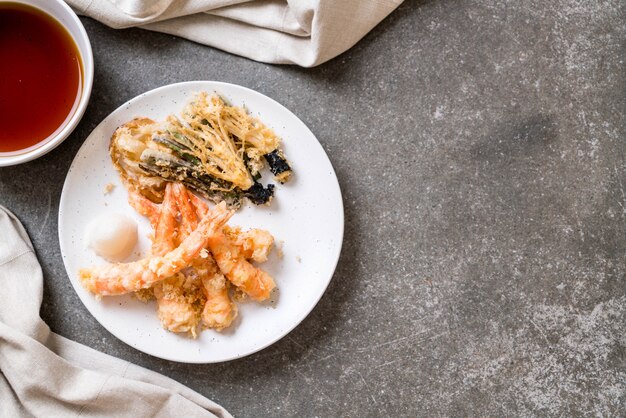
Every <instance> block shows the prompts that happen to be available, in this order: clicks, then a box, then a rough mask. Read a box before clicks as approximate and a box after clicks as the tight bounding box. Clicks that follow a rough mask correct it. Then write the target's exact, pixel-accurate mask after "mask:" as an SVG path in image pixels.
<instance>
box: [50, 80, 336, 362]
mask: <svg viewBox="0 0 626 418" xmlns="http://www.w3.org/2000/svg"><path fill="white" fill-rule="evenodd" d="M199 91H207V92H213V91H215V92H217V93H219V94H220V95H221V96H223V97H224V98H226V99H227V100H228V101H230V102H231V103H232V104H234V105H238V106H244V105H245V106H246V108H247V109H248V111H249V112H250V113H251V114H252V115H255V116H258V117H259V118H260V119H261V120H262V121H264V122H265V123H266V124H267V125H268V126H270V127H272V128H273V129H274V130H275V131H276V133H277V134H278V135H279V136H280V137H281V138H282V140H283V146H284V151H285V154H286V155H287V158H288V159H289V160H290V162H291V164H292V167H293V170H294V173H295V175H294V177H293V179H292V180H291V181H290V182H288V183H287V184H285V185H280V184H277V185H276V190H275V198H274V200H273V202H272V205H271V206H270V207H258V206H254V205H252V204H250V203H248V204H247V205H245V206H244V207H243V208H242V209H241V210H240V211H238V212H237V213H236V214H235V215H234V216H233V218H232V219H231V221H230V222H229V223H230V224H232V225H241V226H242V227H257V228H264V229H267V230H269V231H270V232H272V234H273V235H274V236H275V238H276V241H277V242H279V243H280V242H281V241H282V253H283V255H282V257H279V256H278V255H277V252H276V251H273V252H272V256H271V257H270V259H269V260H268V261H267V262H266V263H263V264H262V266H261V267H262V268H263V269H264V270H266V271H267V272H269V273H270V274H271V275H272V276H273V277H274V279H275V280H276V284H277V287H278V291H277V292H276V293H275V294H274V295H273V296H272V298H271V299H272V300H271V301H269V302H266V303H262V304H260V303H255V302H244V303H239V317H238V319H237V320H236V322H235V324H234V326H232V327H231V328H229V329H228V330H225V331H224V332H222V333H218V332H215V331H212V330H205V331H203V332H202V333H201V334H200V336H199V338H198V339H196V340H192V339H189V338H186V337H184V336H179V335H176V334H174V333H171V332H167V331H165V330H164V329H163V328H162V327H161V324H160V322H159V320H158V319H157V316H156V312H155V305H154V302H152V303H149V304H144V303H142V302H139V301H138V300H136V299H134V298H132V297H130V296H116V297H104V298H102V300H100V301H98V300H96V298H95V297H94V296H93V295H92V294H90V293H89V292H87V291H86V290H85V289H83V287H82V286H81V284H80V283H79V281H78V275H77V272H78V270H79V269H80V268H81V267H86V266H90V265H94V264H102V263H104V261H103V260H102V259H100V258H99V257H97V256H96V255H95V254H94V253H93V252H92V251H91V250H88V249H87V248H86V246H85V244H84V242H83V234H84V231H85V226H86V225H87V223H88V222H89V221H90V220H91V219H93V218H94V217H95V216H97V215H98V214H99V213H102V212H117V213H123V214H126V215H128V216H130V217H132V218H134V219H135V220H136V221H137V223H138V225H139V236H140V242H139V244H138V247H137V250H138V252H139V253H140V255H139V254H136V255H134V256H131V258H130V259H129V260H132V259H137V258H139V257H140V256H141V255H145V254H146V250H147V249H148V248H149V245H150V242H149V240H148V238H147V235H148V233H149V232H150V230H151V228H150V225H149V224H148V221H147V220H146V219H144V218H143V217H141V216H140V215H138V214H137V213H135V212H134V210H133V209H132V208H131V207H130V206H129V205H128V204H127V202H126V197H127V194H126V190H125V189H124V187H123V186H122V184H121V182H120V180H119V177H118V174H117V172H116V171H115V170H114V168H113V165H112V163H111V161H110V158H109V153H108V146H109V139H110V137H111V135H112V134H113V131H114V130H115V129H116V128H117V127H118V126H119V125H121V124H123V123H125V122H127V121H129V120H131V119H133V118H135V117H140V116H145V117H149V118H152V119H155V120H163V119H164V118H165V117H166V116H167V115H169V114H172V113H175V114H179V113H180V111H181V110H182V107H183V105H184V104H185V103H186V102H187V101H188V100H189V99H190V98H191V97H192V95H193V94H194V93H196V92H199ZM270 178H271V174H270V175H267V174H266V175H264V179H270ZM271 182H272V183H275V182H274V181H271ZM108 183H113V184H114V185H115V186H116V187H115V188H114V189H113V191H112V192H111V193H109V194H105V193H104V190H105V186H106V185H107V184H108ZM343 226H344V223H343V205H342V199H341V191H340V190H339V184H338V182H337V177H336V176H335V172H334V170H333V168H332V166H331V164H330V161H329V160H328V157H327V156H326V153H325V152H324V150H323V148H322V146H321V145H320V143H319V142H318V141H317V139H316V138H315V136H314V135H313V134H312V133H311V131H310V130H309V129H308V128H307V127H306V126H305V125H304V123H302V121H300V119H298V118H297V117H296V116H295V115H294V114H293V113H291V112H290V111H289V110H287V109H286V108H284V107H283V106H282V105H280V104H279V103H277V102H275V101H274V100H272V99H270V98H268V97H266V96H264V95H262V94H260V93H257V92H255V91H253V90H250V89H247V88H244V87H241V86H236V85H233V84H226V83H219V82H212V81H194V82H187V83H179V84H172V85H169V86H164V87H161V88H158V89H155V90H152V91H149V92H147V93H144V94H142V95H140V96H138V97H136V98H134V99H132V100H130V101H129V102H127V103H125V104H124V105H122V106H121V107H119V108H118V109H117V110H116V111H114V112H113V113H111V114H110V115H109V116H108V117H107V118H106V119H104V121H102V123H101V124H100V125H98V127H97V128H96V129H94V131H93V132H92V133H91V135H89V137H88V138H87V140H86V141H85V143H84V144H83V146H82V147H81V149H80V151H79V152H78V154H77V155H76V157H75V158H74V161H73V163H72V166H71V167H70V170H69V172H68V174H67V178H66V179H65V185H64V186H63V193H62V195H61V202H60V205H59V241H60V245H61V254H62V255H63V261H64V263H65V268H66V270H67V273H68V275H69V278H70V281H71V282H72V285H73V286H74V289H75V290H76V293H78V296H79V297H80V299H81V300H82V302H83V303H84V304H85V307H86V308H87V309H88V310H89V312H91V314H92V315H93V316H94V317H95V318H96V319H97V320H98V321H99V322H100V323H101V324H102V325H103V326H104V327H105V328H106V329H107V330H109V331H110V332H111V333H112V334H113V335H115V336H116V337H117V338H119V339H120V340H122V341H124V342H125V343H127V344H129V345H131V346H132V347H135V348H136V349H138V350H141V351H143V352H145V353H148V354H151V355H153V356H156V357H160V358H164V359H167V360H173V361H180V362H185V363H215V362H221V361H227V360H231V359H235V358H239V357H243V356H246V355H248V354H251V353H254V352H256V351H258V350H261V349H263V348H265V347H267V346H269V345H270V344H272V343H274V342H275V341H277V340H279V339H280V338H282V337H284V336H285V335H286V334H287V333H288V332H290V331H291V330H292V329H293V328H295V327H296V325H298V324H299V323H300V322H301V321H302V320H303V319H304V318H305V317H306V316H307V315H308V313H309V312H311V310H312V309H313V307H314V306H315V305H316V304H317V302H318V301H319V299H320V298H321V296H322V294H323V293H324V291H325V289H326V287H327V286H328V283H329V282H330V279H331V277H332V275H333V273H334V270H335V267H336V265H337V261H338V259H339V253H340V251H341V243H342V238H343Z"/></svg>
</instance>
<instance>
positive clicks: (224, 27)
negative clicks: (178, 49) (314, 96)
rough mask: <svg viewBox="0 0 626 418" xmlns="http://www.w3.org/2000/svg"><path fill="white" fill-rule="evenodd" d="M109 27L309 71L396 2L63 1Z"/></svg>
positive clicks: (353, 39) (352, 41)
mask: <svg viewBox="0 0 626 418" xmlns="http://www.w3.org/2000/svg"><path fill="white" fill-rule="evenodd" d="M66 2H67V3H68V4H70V5H71V6H72V7H73V8H74V9H75V10H77V11H78V13H80V14H84V15H87V16H90V17H92V18H94V19H96V20H99V21H101V22H103V23H104V24H106V25H108V26H111V27H113V28H127V27H131V26H139V27H142V28H144V29H149V30H154V31H159V32H165V33H169V34H172V35H177V36H181V37H183V38H187V39H190V40H192V41H196V42H199V43H201V44H205V45H210V46H213V47H215V48H220V49H223V50H225V51H228V52H231V53H233V54H238V55H242V56H244V57H248V58H251V59H253V60H256V61H262V62H269V63H276V64H298V65H301V66H303V67H312V66H315V65H318V64H321V63H323V62H325V61H328V60H329V59H331V58H334V57H336V56H337V55H339V54H341V53H342V52H344V51H346V50H347V49H349V48H351V47H352V46H353V45H354V44H356V43H357V42H358V41H359V40H360V39H361V38H362V37H363V36H365V34H366V33H367V32H369V31H370V30H371V29H372V28H373V27H374V26H376V25H377V24H378V23H379V22H380V21H381V20H383V19H384V18H385V16H387V15H388V14H389V13H391V12H392V11H393V10H394V9H395V8H396V7H398V6H399V5H400V3H402V0H97V1H96V0H66Z"/></svg>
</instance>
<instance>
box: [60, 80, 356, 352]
mask: <svg viewBox="0 0 626 418" xmlns="http://www.w3.org/2000/svg"><path fill="white" fill-rule="evenodd" d="M198 84H211V85H213V86H214V87H212V88H213V89H215V90H218V88H219V86H227V87H228V88H235V89H241V90H243V91H245V92H246V93H248V94H252V95H257V96H261V97H262V98H263V99H264V100H269V101H271V102H273V103H274V104H275V105H277V106H279V108H281V109H282V110H283V111H286V112H288V113H290V114H291V115H293V116H294V117H295V118H296V119H297V121H298V122H299V123H300V124H301V125H302V127H303V128H304V129H306V131H308V133H309V134H310V135H311V136H312V138H313V139H314V140H315V141H314V143H315V144H316V146H318V147H319V148H320V149H321V151H322V153H323V155H324V156H325V157H326V159H327V160H328V164H329V167H330V170H331V174H332V179H334V182H333V184H334V186H335V187H336V192H337V195H338V197H339V199H338V202H337V203H338V209H339V211H338V212H339V216H340V219H339V220H338V224H339V225H340V228H339V231H338V235H337V238H338V246H337V251H336V254H333V258H334V259H333V260H332V263H329V264H331V265H332V271H330V273H329V277H328V279H327V280H326V281H325V283H324V285H323V289H322V290H321V292H320V293H319V295H318V296H317V297H316V298H315V300H314V302H312V303H311V306H310V308H309V309H306V310H305V311H303V314H302V316H301V317H299V318H298V319H297V320H296V321H293V323H292V324H291V325H289V326H287V327H286V328H285V329H284V331H282V332H279V333H277V335H276V336H274V337H272V338H270V339H269V340H268V341H267V342H266V343H264V344H261V345H259V346H258V347H255V348H254V349H253V350H250V351H248V352H245V353H237V354H235V355H232V356H230V357H228V358H224V359H217V360H199V361H195V360H181V359H179V358H173V357H171V356H169V355H167V354H165V355H162V354H159V355H157V354H155V353H148V352H146V351H144V350H142V349H140V348H138V347H135V346H133V345H132V344H130V343H129V342H127V341H125V340H124V339H122V338H120V337H119V336H118V334H117V333H116V332H115V331H114V330H112V329H110V328H109V327H108V326H106V325H104V324H103V323H102V322H100V320H99V319H98V318H97V317H96V315H94V314H93V312H92V311H91V310H90V308H89V307H88V305H87V304H86V303H85V302H84V301H83V298H82V296H81V295H80V294H79V293H78V292H77V291H76V289H75V287H74V282H73V280H72V279H71V278H70V268H69V266H68V261H67V258H68V257H67V256H66V254H65V253H64V251H63V249H62V248H61V242H62V241H64V239H63V238H62V230H63V229H64V228H63V226H64V220H63V219H64V217H63V214H64V211H63V207H64V202H65V201H66V200H67V199H68V193H69V192H68V191H67V189H68V187H69V186H68V178H69V174H70V172H71V171H72V168H73V167H74V166H75V163H76V161H77V157H78V155H79V154H80V153H81V151H83V149H84V148H86V147H87V146H88V141H87V140H88V139H89V137H90V136H91V135H92V134H93V132H94V131H96V130H98V129H99V128H100V127H101V126H102V125H104V124H105V123H106V122H107V121H108V120H109V118H111V117H113V115H115V114H116V113H117V112H119V111H121V110H123V109H124V108H125V107H127V106H129V105H131V104H132V103H134V102H136V101H138V100H140V99H141V98H143V97H145V96H147V95H155V94H158V93H159V92H160V91H163V90H168V89H173V88H177V87H178V88H187V87H190V86H192V85H198ZM343 198H344V197H343V194H342V192H341V185H340V184H339V178H338V177H337V173H336V171H335V168H334V167H333V164H332V161H331V160H330V158H329V156H328V154H327V153H326V150H324V147H323V146H322V144H321V142H320V141H319V139H317V136H316V135H315V134H313V132H312V131H311V130H310V129H309V127H308V126H307V125H306V124H305V123H304V122H303V121H302V119H300V118H299V117H298V116H297V115H296V114H295V113H293V112H292V111H291V110H289V109H288V108H287V107H286V106H284V105H283V104H281V103H279V102H278V101H276V100H274V99H273V98H271V97H269V96H267V95H265V94H263V93H261V92H258V91H256V90H253V89H251V88H249V87H245V86H242V85H239V84H234V83H228V82H223V81H213V80H190V81H182V82H176V83H171V84H166V85H163V86H159V87H156V88H154V89H152V90H148V91H145V92H143V93H140V94H138V95H136V96H134V97H133V98H131V99H129V100H127V101H125V102H124V103H122V104H121V105H120V106H118V107H117V108H116V109H115V110H113V111H112V112H110V113H109V114H107V115H106V116H105V117H104V118H103V119H102V120H101V121H100V123H98V125H96V126H95V127H94V128H93V129H92V130H91V132H90V133H89V134H88V135H87V136H86V138H85V139H84V141H83V143H82V145H81V146H80V148H79V149H78V151H77V152H76V154H75V155H74V158H73V159H72V162H71V164H70V166H69V168H68V171H67V173H66V175H65V179H64V181H63V188H62V190H61V196H60V198H59V211H58V216H57V225H58V228H57V235H58V239H59V252H60V253H61V258H62V260H63V267H64V268H65V273H66V276H67V280H69V282H70V284H71V285H72V289H73V290H74V292H75V293H76V296H78V299H79V300H80V301H81V304H82V305H83V307H84V308H85V309H86V310H87V312H89V314H90V315H91V316H92V317H93V318H94V319H95V320H96V322H98V324H99V325H100V326H101V327H102V328H104V329H105V330H106V331H107V332H109V333H110V334H111V335H113V336H114V337H115V338H117V339H118V340H119V341H121V342H122V343H124V344H126V345H128V346H129V347H132V348H133V349H135V350H137V351H139V352H141V353H145V354H147V355H149V356H152V357H155V358H160V359H163V360H167V361H172V362H177V363H182V364H217V363H225V362H229V361H233V360H237V359H241V358H244V357H248V356H250V355H252V354H255V353H258V352H259V351H262V350H264V349H266V348H267V347H269V346H271V345H273V344H275V343H276V342H278V341H280V340H282V339H283V338H284V337H286V336H287V335H288V334H290V333H291V332H292V331H293V330H294V329H295V328H297V327H298V326H299V325H300V324H301V323H302V322H303V321H304V320H305V319H306V318H307V317H308V316H309V315H310V314H311V312H313V310H314V309H315V307H316V306H317V305H318V304H319V301H320V300H321V299H322V297H323V296H324V294H325V293H326V291H327V290H328V286H329V285H330V282H331V281H332V279H333V277H334V275H335V272H336V271H337V265H338V264H339V259H340V258H341V253H342V250H343V239H344V233H345V207H344V203H343Z"/></svg>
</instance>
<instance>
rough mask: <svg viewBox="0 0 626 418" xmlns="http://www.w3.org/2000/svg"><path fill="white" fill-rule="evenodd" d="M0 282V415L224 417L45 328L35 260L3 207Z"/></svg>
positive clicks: (192, 395)
mask: <svg viewBox="0 0 626 418" xmlns="http://www.w3.org/2000/svg"><path fill="white" fill-rule="evenodd" d="M0 286H2V288H3V292H0V412H1V414H0V415H2V416H72V415H75V416H78V415H80V416H87V417H118V416H119V417H126V416H137V417H144V416H145V417H147V416H150V417H170V416H186V417H230V416H231V415H230V414H229V413H228V412H227V411H226V410H225V409H224V408H222V407H221V406H219V405H217V404H215V403H213V402H212V401H210V400H208V399H207V398H205V397H203V396H202V395H200V394H198V393H197V392H194V391H192V390H191V389H189V388H187V387H185V386H183V385H181V384H179V383H177V382H175V381H174V380H172V379H169V378H167V377H165V376H162V375H160V374H158V373H155V372H152V371H150V370H147V369H144V368H142V367H139V366H136V365H133V364H132V363H129V362H127V361H124V360H121V359H117V358H115V357H112V356H109V355H107V354H104V353H100V352H98V351H96V350H93V349H91V348H89V347H86V346H84V345H82V344H79V343H76V342H73V341H70V340H68V339H66V338H64V337H62V336H59V335H57V334H55V333H53V332H51V331H50V329H49V327H48V326H47V325H46V324H45V322H43V320H42V319H41V318H40V317H39V309H40V307H41V301H42V295H43V274H42V272H41V267H40V265H39V262H38V261H37V258H36V256H35V253H34V250H33V247H32V244H31V243H30V240H29V238H28V235H27V233H26V231H25V229H24V228H23V226H22V225H21V223H20V222H19V220H18V219H17V218H16V217H15V216H14V215H13V214H11V212H9V211H8V210H7V209H6V208H4V207H2V206H0Z"/></svg>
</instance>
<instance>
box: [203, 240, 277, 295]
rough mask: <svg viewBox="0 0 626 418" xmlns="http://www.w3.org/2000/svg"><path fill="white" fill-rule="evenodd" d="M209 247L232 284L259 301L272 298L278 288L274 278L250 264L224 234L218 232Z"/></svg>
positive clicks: (209, 241)
mask: <svg viewBox="0 0 626 418" xmlns="http://www.w3.org/2000/svg"><path fill="white" fill-rule="evenodd" d="M208 245H209V249H210V250H211V253H212V254H213V257H215V261H216V262H217V265H218V266H219V268H220V270H221V271H222V272H223V273H224V275H225V276H226V278H227V279H228V280H230V281H231V283H232V284H234V285H235V286H237V287H238V288H239V289H241V290H243V292H244V293H245V294H246V295H248V296H250V297H251V298H252V299H254V300H257V301H263V300H265V299H267V298H268V297H269V296H270V292H271V291H272V289H274V287H276V284H275V283H274V279H272V276H270V275H269V274H267V273H266V272H265V271H263V270H261V269H260V268H258V267H255V266H253V265H252V264H250V263H249V262H248V260H246V259H245V257H244V256H243V254H242V252H241V250H240V249H239V248H238V247H237V246H236V245H234V244H233V243H231V242H230V240H229V239H228V237H227V236H226V235H225V234H224V232H222V231H221V230H220V231H216V233H215V234H213V235H212V236H211V237H210V238H209V239H208Z"/></svg>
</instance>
